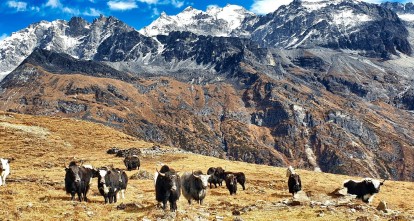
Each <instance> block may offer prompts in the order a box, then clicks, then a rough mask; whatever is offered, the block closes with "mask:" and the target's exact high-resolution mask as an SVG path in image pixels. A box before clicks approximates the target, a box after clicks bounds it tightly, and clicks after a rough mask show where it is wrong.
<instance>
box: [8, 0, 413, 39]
mask: <svg viewBox="0 0 414 221" xmlns="http://www.w3.org/2000/svg"><path fill="white" fill-rule="evenodd" d="M291 1H292V0H224V1H223V0H0V40H2V39H4V38H5V37H7V36H9V35H10V34H11V33H12V32H14V31H18V30H20V29H23V28H25V27H27V26H28V25H29V24H32V23H34V22H38V21H41V20H47V21H53V20H56V19H64V20H69V19H70V18H71V17H73V16H81V17H83V18H85V19H86V20H88V21H92V20H93V19H94V18H96V17H98V16H99V15H100V14H103V15H105V16H111V15H112V16H115V17H117V18H119V19H120V20H122V21H124V22H126V23H127V24H128V25H130V26H132V27H134V28H136V29H141V28H142V27H143V26H146V25H148V24H150V23H151V21H152V20H154V19H156V18H157V17H158V16H159V14H160V13H161V12H162V11H165V12H166V13H167V14H168V15H175V14H177V13H179V12H180V11H182V10H183V9H184V8H186V7H188V6H192V7H194V8H197V9H201V10H205V9H206V8H207V6H209V5H218V6H220V7H224V6H225V5H226V4H237V5H241V6H243V7H245V8H246V9H248V10H251V11H253V12H255V13H257V14H266V13H269V12H272V11H274V10H276V9H277V8H278V7H279V6H280V5H282V4H288V3H290V2H291ZM309 1H317V0H309ZM366 1H368V2H372V3H380V2H381V1H382V0H366ZM392 1H397V0H392ZM399 1H400V2H407V1H408V0H399Z"/></svg>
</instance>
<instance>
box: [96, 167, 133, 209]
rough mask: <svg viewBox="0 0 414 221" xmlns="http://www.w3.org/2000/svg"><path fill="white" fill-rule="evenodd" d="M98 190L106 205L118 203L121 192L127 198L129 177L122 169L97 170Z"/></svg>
mask: <svg viewBox="0 0 414 221" xmlns="http://www.w3.org/2000/svg"><path fill="white" fill-rule="evenodd" d="M97 173H98V190H99V193H100V194H101V195H102V196H103V197H104V200H105V203H116V202H117V200H118V198H119V197H118V193H119V191H121V192H122V197H123V198H125V195H124V192H125V190H126V187H127V184H128V176H127V175H126V173H125V172H124V171H122V170H120V169H113V168H111V169H107V168H106V167H103V168H100V169H98V170H97Z"/></svg>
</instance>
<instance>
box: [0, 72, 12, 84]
mask: <svg viewBox="0 0 414 221" xmlns="http://www.w3.org/2000/svg"><path fill="white" fill-rule="evenodd" d="M8 74H10V71H5V72H0V82H1V81H2V80H3V79H4V78H5V77H6V76H7V75H8Z"/></svg>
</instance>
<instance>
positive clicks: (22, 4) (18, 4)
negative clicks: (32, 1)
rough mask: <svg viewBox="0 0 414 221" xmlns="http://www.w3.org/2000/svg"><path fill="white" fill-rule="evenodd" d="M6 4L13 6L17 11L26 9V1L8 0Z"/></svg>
mask: <svg viewBox="0 0 414 221" xmlns="http://www.w3.org/2000/svg"><path fill="white" fill-rule="evenodd" d="M7 6H9V7H10V8H15V9H16V10H17V11H18V12H20V11H21V12H22V11H26V9H27V3H26V2H17V1H8V2H7Z"/></svg>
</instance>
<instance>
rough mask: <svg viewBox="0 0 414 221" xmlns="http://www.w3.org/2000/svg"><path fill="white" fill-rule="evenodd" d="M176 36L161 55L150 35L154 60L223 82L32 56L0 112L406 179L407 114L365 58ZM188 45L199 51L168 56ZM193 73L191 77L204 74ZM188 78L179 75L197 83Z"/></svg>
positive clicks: (231, 155) (219, 153)
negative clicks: (191, 66)
mask: <svg viewBox="0 0 414 221" xmlns="http://www.w3.org/2000/svg"><path fill="white" fill-rule="evenodd" d="M177 34H179V36H178V37H177V36H174V35H173V34H172V35H170V36H169V37H170V38H171V41H172V42H173V43H174V44H172V45H171V47H170V46H168V45H169V44H170V43H168V42H169V40H168V38H165V39H159V40H160V42H161V43H162V44H165V45H166V47H165V51H164V53H166V54H165V55H163V56H165V58H166V59H167V58H170V59H172V60H175V62H177V61H180V60H189V59H190V58H191V59H194V61H193V62H201V63H200V64H202V62H206V63H208V64H210V65H211V64H216V65H217V66H216V69H217V72H216V73H217V75H216V76H213V77H212V76H209V77H210V78H211V79H214V78H215V77H221V78H222V80H220V81H213V82H214V84H205V83H204V82H205V81H204V80H200V82H199V83H198V84H197V83H196V82H195V80H191V81H188V78H187V80H185V81H181V82H180V81H177V80H176V76H174V75H167V76H159V77H150V78H141V79H140V78H133V77H130V75H128V74H125V73H124V72H118V71H114V70H113V69H112V68H108V67H106V66H104V65H102V64H100V63H99V62H95V63H93V62H88V63H86V64H85V61H82V60H77V59H73V58H71V57H69V56H66V57H65V56H61V57H60V59H58V60H59V62H54V59H51V60H47V59H43V60H42V59H41V61H42V62H38V60H39V59H33V58H32V57H35V58H37V57H41V58H43V57H45V56H41V55H44V54H50V52H46V51H41V50H38V51H36V52H34V54H33V55H32V56H30V57H29V59H27V61H26V62H25V63H23V64H22V65H21V66H20V67H19V68H17V69H16V70H15V71H14V72H12V73H11V74H10V75H9V76H8V77H7V78H6V79H5V80H3V81H2V82H1V83H0V88H1V91H0V100H2V101H4V102H2V105H1V106H0V108H1V109H3V110H10V111H16V112H21V113H30V114H45V115H58V116H70V117H76V118H81V119H87V120H90V121H94V122H101V123H104V124H106V125H109V126H113V127H115V128H120V129H121V130H123V131H125V132H127V133H128V134H130V135H134V136H136V137H139V138H142V139H145V140H148V141H152V142H160V143H163V144H169V145H173V146H178V147H181V148H183V149H186V150H190V151H192V152H196V153H201V154H205V155H211V156H216V157H221V158H226V159H236V160H242V161H246V162H252V163H258V164H270V165H278V166H281V165H289V164H293V165H295V166H299V167H303V168H309V169H316V170H318V169H321V170H322V171H326V172H333V173H345V174H354V175H361V176H362V175H365V176H375V177H389V178H393V179H405V180H412V179H414V177H412V169H410V166H409V165H412V164H413V163H414V150H413V149H412V148H410V146H412V144H413V143H414V140H413V139H412V137H414V136H413V131H412V130H411V129H410V125H411V123H412V115H411V114H410V113H408V112H405V111H404V110H399V109H397V108H396V107H393V106H391V105H389V104H387V103H386V102H389V100H388V99H389V96H392V92H389V91H382V90H378V88H380V87H383V84H385V85H384V86H391V85H393V84H394V83H392V82H390V83H384V82H383V79H382V78H381V77H380V75H378V74H376V73H377V71H378V70H381V68H380V67H376V69H377V70H376V69H373V68H374V67H375V64H373V63H372V64H370V63H368V61H369V60H364V59H360V60H356V59H353V58H349V57H348V55H347V54H341V53H338V52H331V53H333V54H335V53H336V55H335V56H334V55H332V56H328V58H331V57H337V59H335V60H332V61H331V62H333V63H332V64H329V63H328V61H327V60H324V59H326V58H324V57H319V56H318V54H317V53H312V51H302V53H299V52H300V51H297V52H296V53H293V51H285V52H284V53H290V54H289V55H288V54H283V53H279V54H272V53H270V55H269V54H268V53H267V52H266V50H265V51H262V50H261V49H258V50H257V51H254V50H252V51H249V50H247V49H248V48H254V47H253V46H252V45H250V46H249V45H248V44H247V45H246V43H243V41H237V39H234V40H231V38H213V39H209V40H208V41H201V42H202V44H201V43H196V44H195V45H193V44H194V42H197V41H192V40H191V41H186V39H191V38H192V37H194V38H201V37H197V36H196V35H193V34H187V35H185V37H184V36H182V33H177ZM182 38H183V39H182ZM180 42H181V43H180ZM183 42H190V43H183ZM206 42H210V43H213V44H214V42H215V43H220V44H222V43H226V44H225V45H226V46H221V47H214V48H216V50H213V51H211V52H209V53H207V54H205V53H206V52H205V51H204V50H203V49H202V48H203V47H204V46H205V43H206ZM175 44H179V45H181V46H176V45H175ZM199 44H200V46H201V48H199ZM246 46H247V47H246ZM186 47H188V48H191V49H194V51H202V52H203V53H199V52H197V53H190V52H191V50H185V51H187V52H189V54H182V51H181V50H178V51H175V50H174V49H176V48H186ZM208 48H210V47H208ZM241 48H245V50H243V51H240V49H241ZM235 51H237V53H234V52H235ZM167 52H169V53H167ZM263 52H265V53H263ZM37 53H40V54H41V55H36V54H37ZM254 53H256V54H257V55H258V57H256V56H253V55H254ZM212 54H221V55H223V56H222V59H223V60H221V59H220V60H209V58H210V56H211V55H212ZM323 54H324V55H326V52H325V53H323ZM224 55H225V56H224ZM248 55H249V56H248ZM259 55H261V57H260V56H259ZM269 56H272V60H273V61H275V60H276V59H273V57H274V56H280V58H281V59H279V60H284V62H282V63H280V64H276V63H275V64H273V66H269V65H264V64H263V63H262V62H259V61H260V59H268V58H269ZM46 57H47V56H46ZM58 57H59V56H57V55H56V56H53V58H58ZM211 57H212V58H214V56H211ZM288 57H290V59H291V60H289V59H288ZM198 58H200V59H199V61H197V59H198ZM234 58H237V59H238V60H234ZM62 59H63V60H62ZM64 59H66V60H64ZM255 59H258V61H257V62H255ZM315 61H319V62H320V63H316V64H318V67H319V68H326V69H327V70H330V71H329V72H327V73H321V72H315V71H314V69H313V66H312V65H314V64H315V63H314V62H315ZM260 63H261V64H260ZM92 64H95V65H96V66H97V67H99V68H102V67H106V69H107V70H109V73H106V72H104V71H101V72H100V73H102V74H99V73H96V72H95V71H91V72H90V73H88V71H84V72H79V71H74V70H71V69H70V67H77V69H76V70H83V69H84V67H85V65H86V70H96V69H95V68H94V66H91V65H92ZM321 64H323V65H321ZM50 67H53V68H50ZM349 67H353V70H356V68H359V69H360V70H367V69H369V68H370V69H373V70H372V72H361V73H360V74H359V78H358V79H359V81H354V80H355V77H354V75H353V74H352V73H353V72H349V70H348V68H349ZM229 68H230V69H229ZM266 68H267V69H266ZM278 68H282V69H281V70H278ZM106 69H103V70H106ZM182 70H185V69H182ZM269 70H272V71H269ZM261 71H266V72H265V73H266V74H264V73H262V72H261ZM280 71H283V72H280ZM199 72H201V73H198V75H195V76H197V77H199V76H202V74H205V75H206V76H208V74H209V73H211V72H208V71H207V72H204V70H203V71H200V69H199ZM77 73H78V74H77ZM167 73H168V72H167ZM190 73H191V72H190ZM190 73H188V74H189V75H188V76H192V77H195V76H194V75H190ZM193 73H194V72H193ZM225 73H228V75H225ZM271 73H273V74H271ZM338 73H341V74H340V75H339V74H338ZM347 73H348V74H349V75H346V74H347ZM386 73H387V72H385V73H384V76H386V75H387V74H386ZM79 74H82V75H79ZM374 74H375V75H376V76H377V77H378V79H377V83H375V84H372V86H370V87H368V86H366V85H365V84H364V83H363V82H364V81H365V80H366V81H369V80H370V79H371V78H372V77H373V75H374ZM182 75H183V73H182ZM394 77H395V78H397V79H405V78H403V76H398V75H395V76H394ZM110 78H113V79H110ZM177 78H178V77H177ZM27 79H30V80H27ZM178 79H179V78H178ZM190 79H191V78H190ZM364 79H365V80H364ZM360 81H362V83H361V82H360ZM207 82H211V80H208V81H207ZM381 82H382V83H381ZM397 82H398V81H397ZM397 86H398V84H397V83H395V87H397ZM401 87H402V86H401ZM401 90H402V89H401ZM394 96H395V95H394ZM369 100H372V102H369ZM367 101H368V102H367ZM390 131H391V132H390ZM391 156H392V157H391ZM402 158H404V161H403V162H400V161H399V160H398V159H402Z"/></svg>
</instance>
